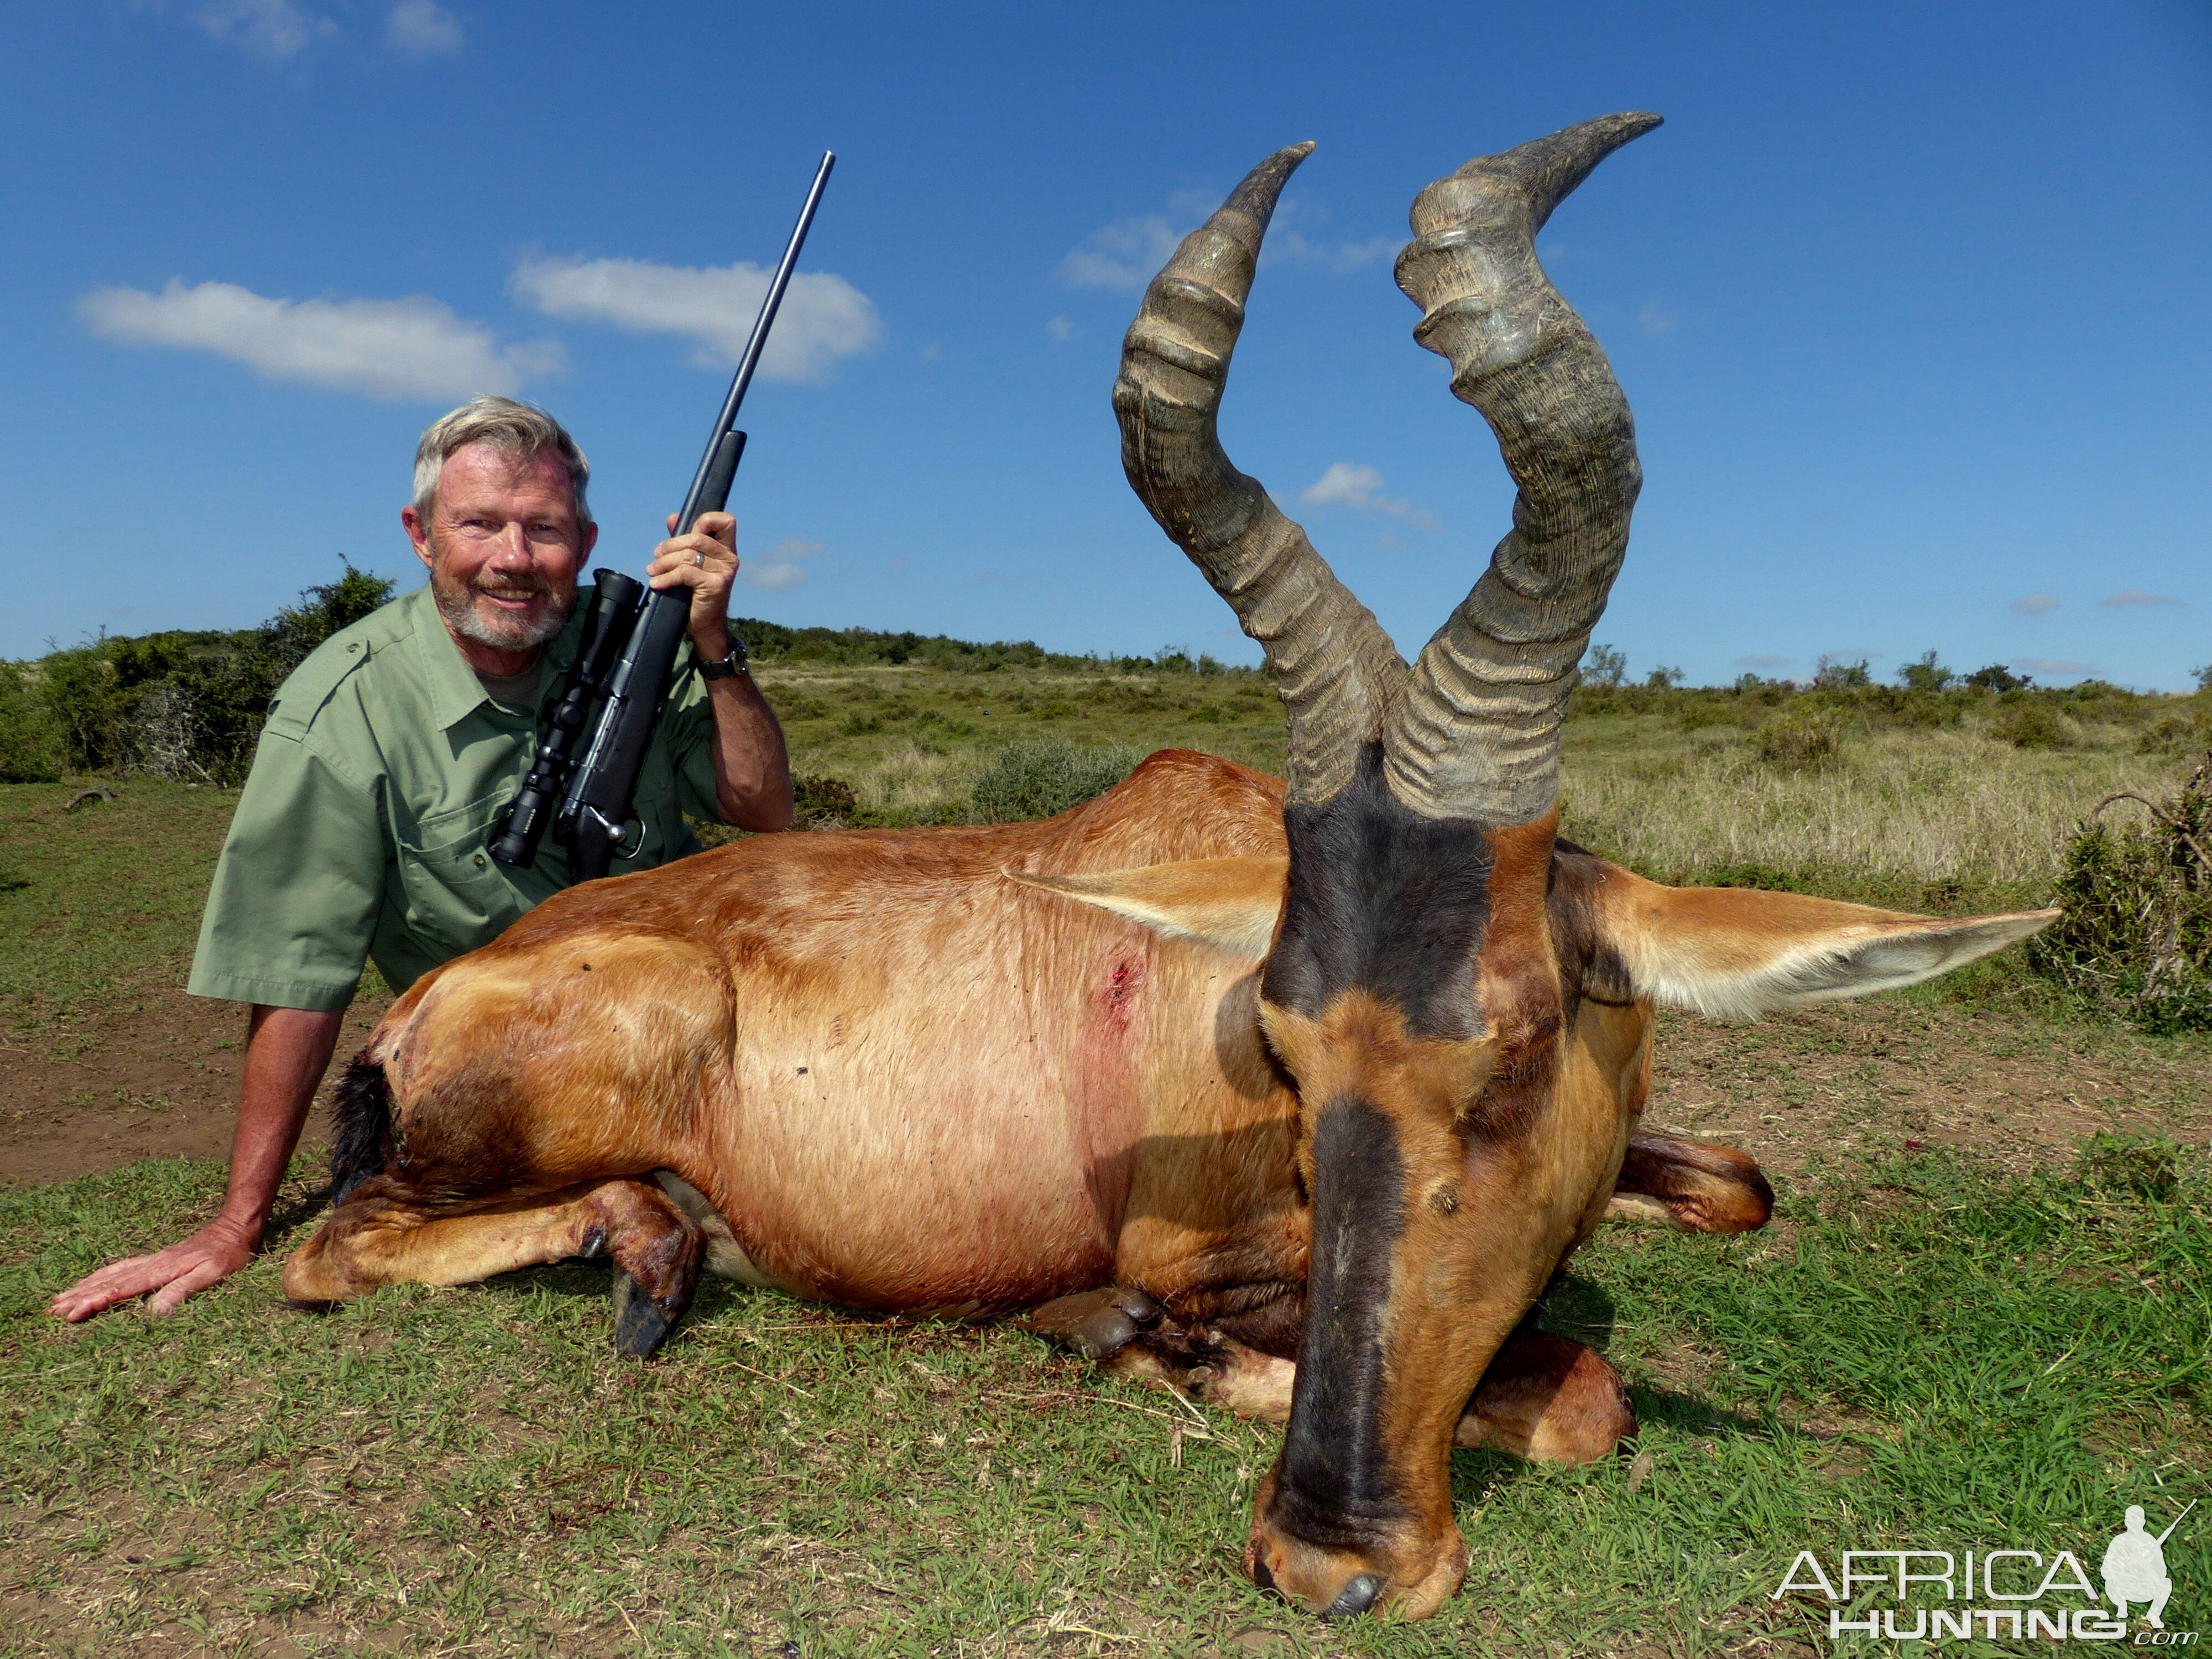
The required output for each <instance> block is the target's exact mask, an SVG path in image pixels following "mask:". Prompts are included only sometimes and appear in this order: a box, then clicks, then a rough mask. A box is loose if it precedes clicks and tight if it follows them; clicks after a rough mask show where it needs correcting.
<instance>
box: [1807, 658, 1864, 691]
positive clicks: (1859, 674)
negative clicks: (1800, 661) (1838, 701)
mask: <svg viewBox="0 0 2212 1659" xmlns="http://www.w3.org/2000/svg"><path fill="white" fill-rule="evenodd" d="M1813 684H1815V685H1820V686H1832V687H1843V686H1857V685H1872V684H1874V676H1873V675H1872V674H1870V673H1869V672H1868V671H1867V661H1866V659H1865V658H1864V657H1861V658H1860V659H1858V660H1857V662H1844V661H1841V660H1840V659H1837V658H1835V657H1832V656H1829V655H1827V654H1826V653H1822V654H1821V656H1820V660H1819V661H1818V662H1817V663H1815V664H1814V668H1813Z"/></svg>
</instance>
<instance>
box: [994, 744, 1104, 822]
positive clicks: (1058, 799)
mask: <svg viewBox="0 0 2212 1659" xmlns="http://www.w3.org/2000/svg"><path fill="white" fill-rule="evenodd" d="M1143 758H1144V751H1143V750H1139V749H1132V748H1130V747H1128V746H1127V745H1126V744H1121V745H1116V746H1115V747H1113V748H1110V749H1082V748H1078V747H1077V746H1076V745H1075V744H1072V743H1061V742H1058V741H1048V742H1044V743H1018V744H1009V745H1008V746H1007V747H1006V748H1004V749H1001V750H999V751H998V753H997V754H995V755H994V756H992V757H991V760H990V763H989V764H988V765H987V766H986V767H984V769H982V771H981V773H980V774H979V775H977V777H976V779H975V790H974V793H972V794H971V795H970V797H969V803H970V805H969V815H970V816H971V817H973V818H974V819H975V822H976V823H1025V822H1027V821H1028V820H1030V819H1032V818H1048V817H1052V816H1054V814H1055V813H1059V812H1065V811H1067V809H1068V808H1069V807H1071V806H1080V805H1082V804H1083V803H1084V802H1085V801H1087V800H1090V799H1092V798H1093V797H1094V796H1097V795H1102V794H1103V793H1106V791H1108V790H1109V789H1111V788H1112V787H1114V786H1115V784H1117V783H1119V782H1121V780H1122V779H1124V778H1126V777H1127V776H1128V775H1129V774H1130V773H1131V772H1133V771H1134V770H1135V769H1136V765H1137V763H1138V762H1139V761H1140V760H1142V759H1143Z"/></svg>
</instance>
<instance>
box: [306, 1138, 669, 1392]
mask: <svg viewBox="0 0 2212 1659" xmlns="http://www.w3.org/2000/svg"><path fill="white" fill-rule="evenodd" d="M702 1243H704V1239H703V1236H702V1234H701V1232H700V1231H699V1228H698V1227H697V1225H696V1224H695V1223H693V1221H692V1220H691V1218H690V1217H689V1216H687V1215H685V1214H684V1212H683V1211H682V1210H681V1209H679V1208H678V1207H677V1206H676V1205H675V1204H673V1203H672V1202H671V1201H670V1200H669V1199H668V1197H667V1195H666V1194H664V1193H663V1192H662V1191H661V1190H660V1189H659V1188H658V1187H656V1186H654V1185H653V1183H652V1182H648V1181H635V1180H630V1179H627V1178H623V1179H617V1180H609V1181H588V1182H577V1183H576V1184H575V1185H574V1186H569V1187H563V1188H558V1189H557V1190H556V1191H553V1192H550V1193H538V1194H531V1195H529V1196H526V1197H505V1198H487V1199H464V1200H458V1201H447V1202H444V1203H435V1204H434V1203H428V1202H425V1201H424V1200H422V1198H420V1197H419V1196H418V1195H417V1194H416V1193H415V1192H414V1190H413V1189H412V1188H410V1187H409V1186H408V1185H407V1183H405V1182H402V1181H400V1180H398V1178H396V1177H393V1176H378V1177H376V1178H374V1179H373V1180H370V1181H367V1182H362V1185H361V1186H359V1187H358V1188H355V1190H354V1191H353V1193H352V1194H350V1195H349V1197H348V1198H347V1199H346V1200H345V1202H344V1203H343V1204H341V1205H339V1206H338V1207H337V1209H336V1210H335V1211H333V1212H331V1217H330V1219H329V1220H328V1221H327V1222H325V1224H324V1225H323V1228H322V1230H321V1231H319V1232H318V1233H317V1234H316V1235H315V1237H313V1238H312V1239H310V1240H308V1241H307V1243H306V1244H304V1245H302V1246H301V1249H299V1251H298V1252H297V1253H296V1254H295V1255H294V1256H293V1257H292V1259H291V1260H290V1261H288V1262H286V1263H285V1264H284V1293H285V1294H286V1295H287V1296H289V1297H294V1298H295V1299H296V1300H299V1301H303V1302H331V1301H342V1300H344V1299H347V1298H349V1297H356V1296H362V1295H366V1294H367V1293H368V1291H373V1290H374V1289H375V1288H376V1287H377V1286H378V1285H392V1284H398V1283H402V1282H405V1283H412V1284H418V1285H466V1284H472V1283H474V1282H475V1281H477V1280H478V1279H488V1278H489V1277H490V1276H491V1275H492V1274H494V1273H512V1272H513V1270H514V1269H516V1268H518V1267H536V1266H538V1265H540V1264H542V1263H544V1262H549V1261H562V1260H565V1259H566V1258H568V1257H569V1256H595V1255H611V1256H613V1258H614V1261H615V1266H616V1268H617V1275H618V1276H617V1281H616V1302H617V1323H616V1346H617V1347H618V1348H620V1349H621V1351H622V1352H623V1353H625V1354H629V1355H631V1356H633V1357H635V1358H644V1357H645V1356H646V1355H647V1354H649V1353H651V1352H653V1349H654V1348H655V1347H657V1346H659V1343H660V1340H661V1339H662V1338H663V1337H665V1335H666V1334H667V1332H668V1328H669V1327H670V1326H671V1324H672V1323H673V1322H675V1320H676V1318H677V1316H678V1315H680V1314H681V1313H682V1312H683V1311H684V1308H685V1307H686V1306H687V1305H688V1304H690V1300H691V1291H692V1288H693V1286H694V1285H696V1283H697V1282H698V1277H699V1256H700V1250H701V1247H702ZM625 1280H628V1281H630V1283H629V1284H625Z"/></svg>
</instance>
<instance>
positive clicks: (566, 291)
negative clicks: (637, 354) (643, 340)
mask: <svg viewBox="0 0 2212 1659" xmlns="http://www.w3.org/2000/svg"><path fill="white" fill-rule="evenodd" d="M768 284H769V273H768V272H767V271H765V270H762V269H761V268H760V267H759V266H757V265H753V264H745V263H744V262H743V261H740V262H739V263H738V264H731V265H708V266H706V267H704V268H703V269H702V268H700V267H697V266H693V265H664V264H657V263H655V262H654V261H653V260H650V259H583V258H552V259H526V260H525V261H524V262H523V263H522V264H521V265H520V267H518V268H517V270H515V273H514V291H515V293H516V295H519V296H520V298H522V299H524V300H526V301H529V302H530V303H531V304H532V305H534V306H536V307H538V309H539V310H540V311H542V312H544V313H546V314H547V315H548V316H550V317H567V318H574V319H586V320H589V321H592V322H601V323H611V324H613V325H614V326H616V327H617V328H626V329H629V330H632V331H635V332H638V333H641V334H683V335H688V336H690V339H691V342H692V347H693V349H692V354H691V356H692V361H693V362H697V363H700V364H702V365H708V366H714V367H719V368H731V367H733V366H734V365H735V364H736V362H737V361H738V358H739V357H740V356H743V355H744V349H745V339H746V337H747V336H748V335H750V333H751V332H752V326H753V319H754V317H755V316H756V315H757V313H759V311H760V305H761V301H762V300H763V299H764V298H766V297H767V295H768ZM882 337H883V324H882V322H881V321H880V320H879V319H878V317H877V315H876V305H875V301H872V300H871V299H869V298H868V296H867V295H865V294H863V293H861V292H860V289H856V288H854V286H853V285H852V284H851V283H848V282H847V281H846V280H845V279H844V278H843V277H842V276H832V275H831V274H830V273H829V272H828V271H799V272H797V273H795V274H794V275H793V277H792V279H791V286H790V288H789V289H787V290H785V293H784V296H783V308H782V309H781V311H779V312H778V313H776V319H775V331H774V332H773V333H771V334H770V335H769V341H768V349H767V350H766V351H764V352H763V354H762V355H761V365H760V372H761V374H763V375H764V376H766V377H767V378H768V379H769V380H826V379H827V378H828V377H829V368H830V366H831V365H832V364H833V363H835V362H836V361H837V359H839V358H840V357H850V356H854V355H855V354H856V353H859V352H862V351H866V350H867V349H869V348H870V347H871V346H872V345H874V344H875V343H876V342H877V341H878V340H879V339H880V338H882Z"/></svg>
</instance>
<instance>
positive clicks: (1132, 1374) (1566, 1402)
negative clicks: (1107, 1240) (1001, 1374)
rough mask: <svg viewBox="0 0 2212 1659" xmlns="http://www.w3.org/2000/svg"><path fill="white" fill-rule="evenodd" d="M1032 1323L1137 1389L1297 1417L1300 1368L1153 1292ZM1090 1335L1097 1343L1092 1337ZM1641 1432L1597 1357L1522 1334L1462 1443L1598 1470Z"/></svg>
mask: <svg viewBox="0 0 2212 1659" xmlns="http://www.w3.org/2000/svg"><path fill="white" fill-rule="evenodd" d="M1132 1297H1134V1298H1136V1299H1138V1301H1139V1304H1140V1306H1139V1310H1140V1311H1142V1310H1144V1309H1145V1308H1146V1306H1148V1307H1149V1309H1150V1310H1151V1314H1152V1317H1151V1319H1149V1320H1148V1321H1147V1322H1146V1323H1147V1324H1149V1325H1150V1326H1151V1327H1152V1328H1150V1329H1148V1330H1139V1328H1137V1326H1136V1324H1135V1322H1133V1321H1132V1320H1131V1319H1129V1318H1128V1317H1127V1316H1126V1315H1124V1314H1123V1313H1122V1309H1123V1308H1124V1306H1125V1305H1126V1304H1127V1302H1128V1301H1129V1300H1130V1299H1131V1298H1132ZM1028 1322H1029V1323H1030V1324H1031V1325H1032V1326H1033V1327H1034V1328H1037V1329H1040V1330H1043V1331H1046V1332H1048V1334H1056V1335H1060V1336H1062V1337H1064V1338H1065V1339H1066V1340H1069V1341H1071V1342H1073V1343H1074V1344H1075V1345H1076V1346H1078V1347H1079V1348H1081V1349H1082V1350H1083V1352H1085V1354H1086V1355H1088V1356H1089V1357H1090V1358H1093V1359H1097V1361H1098V1362H1099V1363H1100V1364H1101V1366H1102V1367H1103V1369H1105V1370H1109V1371H1111V1372H1113V1373H1114V1374H1115V1376H1119V1377H1121V1378H1122V1379H1123V1380H1124V1381H1126V1382H1132V1383H1156V1384H1158V1386H1160V1387H1162V1388H1165V1389H1173V1390H1175V1391H1176V1393H1178V1394H1183V1395H1189V1396H1190V1397H1191V1398H1192V1399H1194V1400H1200V1401H1204V1402H1205V1403H1206V1404H1207V1405H1209V1406H1218V1407H1221V1408H1222V1409H1224V1410H1225V1411H1229V1412H1233V1413H1236V1414H1237V1416H1239V1417H1247V1418H1252V1419H1256V1420H1258V1421H1261V1422H1264V1423H1276V1424H1281V1423H1287V1422H1288V1421H1290V1417H1291V1388H1292V1385H1293V1384H1294V1383H1296V1382H1297V1374H1298V1368H1297V1363H1296V1362H1295V1361H1293V1360H1289V1359H1284V1358H1278V1357H1276V1356H1275V1355H1273V1354H1266V1353H1261V1352H1259V1351H1258V1350H1257V1349H1255V1348H1249V1347H1247V1346H1245V1345H1244V1344H1243V1343H1242V1342H1239V1341H1237V1340H1236V1339H1235V1338H1234V1337H1231V1336H1226V1335H1224V1334H1222V1333H1220V1332H1219V1331H1215V1330H1206V1331H1193V1330H1186V1329H1184V1328H1182V1327H1180V1326H1177V1325H1176V1324H1175V1323H1174V1322H1163V1321H1161V1320H1160V1317H1159V1312H1158V1304H1156V1303H1153V1302H1152V1299H1151V1298H1150V1297H1146V1296H1145V1295H1144V1293H1143V1292H1142V1291H1091V1292H1089V1293H1087V1294H1085V1295H1084V1296H1081V1297H1062V1298H1061V1300H1060V1302H1059V1303H1054V1304H1048V1305H1047V1306H1046V1307H1044V1308H1041V1309H1039V1310H1037V1312H1036V1314H1034V1315H1032V1316H1030V1320H1029V1321H1028ZM1055 1327H1064V1328H1055ZM1086 1328H1087V1329H1088V1331H1089V1332H1090V1333H1091V1338H1092V1339H1093V1340H1085V1334H1084V1333H1085V1330H1086ZM1098 1337H1110V1338H1112V1339H1114V1340H1112V1341H1111V1343H1110V1346H1108V1347H1106V1348H1105V1349H1104V1350H1103V1352H1101V1351H1099V1350H1098V1349H1097V1347H1096V1346H1094V1343H1095V1339H1096V1338H1098ZM1635 1432H1636V1416H1635V1413H1633V1412H1632V1411H1631V1410H1630V1409H1629V1406H1628V1392H1627V1390H1626V1389H1625V1388H1623V1387H1622V1386H1621V1381H1620V1374H1619V1373H1618V1372H1616V1371H1615V1370H1613V1367H1612V1366H1611V1365H1610V1364H1607V1363H1606V1361H1605V1359H1604V1358H1603V1357H1602V1356H1601V1355H1600V1354H1599V1353H1598V1352H1597V1351H1596V1350H1595V1349H1594V1348H1590V1347H1587V1346H1584V1345H1583V1344H1582V1343H1580V1342H1576V1341H1572V1340H1569V1339H1568V1338H1566V1337H1564V1336H1554V1335H1553V1334H1551V1333H1550V1332H1548V1331H1536V1330H1522V1331H1516V1332H1515V1333H1514V1334H1513V1335H1511V1336H1510V1337H1508V1338H1507V1339H1506V1340H1505V1342H1504V1345H1503V1346H1500V1347H1499V1349H1498V1353H1497V1355H1496V1357H1495V1358H1492V1360H1491V1362H1490V1365H1489V1368H1488V1369H1487V1370H1485V1371H1484V1372H1483V1374H1482V1383H1481V1385H1480V1387H1478V1388H1477V1389H1475V1391H1474V1399H1472V1400H1471V1401H1468V1406H1467V1409H1466V1411H1465V1412H1463V1413H1462V1414H1461V1416H1460V1419H1459V1425H1458V1427H1457V1429H1456V1430H1455V1431H1454V1434H1453V1436H1452V1438H1453V1440H1454V1442H1455V1443H1457V1444H1459V1445H1462V1446H1469V1447H1474V1446H1483V1447H1487V1448H1489V1449H1491V1450H1492V1451H1500V1452H1504V1453H1505V1454H1506V1455H1509V1456H1512V1457H1518V1458H1521V1459H1522V1460H1524V1461H1525V1462H1531V1463H1594V1462H1597V1461H1598V1460H1599V1459H1601V1458H1604V1457H1608V1456H1610V1455H1612V1453H1613V1448H1614V1447H1615V1446H1617V1445H1619V1444H1620V1442H1621V1441H1623V1440H1624V1439H1626V1438H1627V1437H1629V1436H1630V1435H1632V1434H1634V1433H1635Z"/></svg>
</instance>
